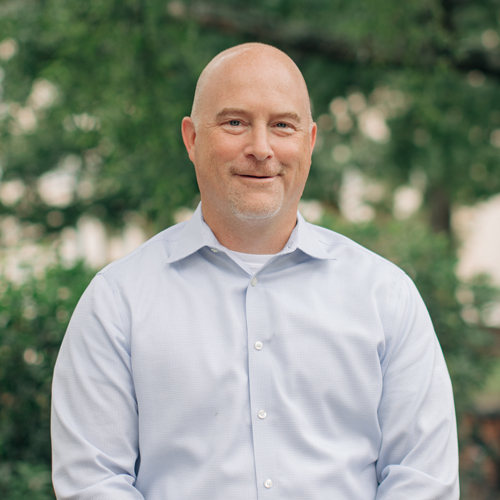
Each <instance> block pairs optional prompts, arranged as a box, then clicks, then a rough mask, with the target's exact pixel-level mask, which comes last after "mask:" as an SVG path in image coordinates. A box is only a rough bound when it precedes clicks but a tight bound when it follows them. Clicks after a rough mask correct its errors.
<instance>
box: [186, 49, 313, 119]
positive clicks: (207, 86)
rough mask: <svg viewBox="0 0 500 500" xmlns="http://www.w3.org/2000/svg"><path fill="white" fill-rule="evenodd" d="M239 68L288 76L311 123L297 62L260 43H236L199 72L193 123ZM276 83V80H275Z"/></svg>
mask: <svg viewBox="0 0 500 500" xmlns="http://www.w3.org/2000/svg"><path fill="white" fill-rule="evenodd" d="M238 68H240V69H244V70H245V71H252V72H255V73H257V74H259V73H260V74H264V73H267V74H268V75H269V77H270V78H275V76H274V75H273V73H276V74H277V75H278V74H279V75H280V76H279V78H280V79H282V78H283V75H284V74H285V75H287V77H288V78H289V80H290V82H291V83H292V84H293V85H294V86H296V87H297V88H298V90H299V92H300V93H301V94H302V98H303V100H304V105H305V106H306V108H307V110H306V114H307V116H308V118H309V120H310V122H311V123H312V116H311V107H310V100H309V92H308V90H307V85H306V82H305V80H304V77H303V76H302V73H301V72H300V70H299V68H298V67H297V65H296V64H295V63H294V62H293V60H292V59H291V58H290V57H289V56H288V55H287V54H285V53H284V52H283V51H281V50H279V49H277V48H276V47H273V46H271V45H266V44H263V43H244V44H241V45H236V46H235V47H231V48H229V49H226V50H224V51H222V52H220V53H219V54H218V55H216V56H215V57H214V58H213V59H212V60H211V61H210V62H209V63H208V64H207V66H206V67H205V69H204V70H203V71H202V72H201V74H200V77H199V78H198V82H197V84H196V90H195V93H194V99H193V106H192V109H191V118H192V119H193V122H194V123H195V124H196V123H198V122H199V119H200V117H201V115H202V113H203V110H204V109H205V105H206V104H207V101H209V100H210V99H211V98H212V96H213V94H214V92H217V87H218V85H219V84H220V82H221V80H224V79H225V78H226V77H227V75H228V74H230V73H231V72H232V71H238ZM277 83H278V82H277Z"/></svg>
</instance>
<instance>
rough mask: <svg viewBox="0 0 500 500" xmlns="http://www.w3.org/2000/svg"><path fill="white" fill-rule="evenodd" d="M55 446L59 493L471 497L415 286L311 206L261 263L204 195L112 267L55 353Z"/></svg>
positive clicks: (87, 497)
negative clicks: (326, 225)
mask: <svg viewBox="0 0 500 500" xmlns="http://www.w3.org/2000/svg"><path fill="white" fill-rule="evenodd" d="M52 441H53V480H54V485H55V490H56V492H57V498H58V499H68V500H69V499H75V500H76V499H78V500H91V499H92V500H129V499H130V500H132V499H147V500H255V499H259V500H267V499H269V500H374V499H376V500H389V499H393V500H406V499H411V500H424V499H426V500H448V499H450V500H451V499H457V498H458V477H457V469H458V466H457V462H458V460H457V439H456V425H455V415H454V407H453V398H452V390H451V385H450V380H449V376H448V372H447V369H446V365H445V362H444V359H443V355H442V353H441V349H440V347H439V344H438V341H437V339H436V336H435V334H434V331H433V327H432V324H431V321H430V319H429V316H428V313H427V311H426V308H425V306H424V304H423V303H422V300H421V298H420V296H419V294H418V292H417V291H416V289H415V287H414V285H413V283H412V282H411V280H410V279H409V278H408V277H407V276H406V275H405V274H404V273H403V272H402V271H401V270H400V269H398V268H397V267H396V266H394V265H393V264H391V263H389V262H388V261H386V260H384V259H382V258H381V257H379V256H377V255H375V254H373V253H372V252H370V251H368V250H366V249H365V248H363V247H361V246H359V245H357V244H355V243H353V242H352V241H350V240H349V239H347V238H345V237H343V236H341V235H339V234H336V233H334V232H332V231H328V230H326V229H323V228H320V227H317V226H313V225H311V224H309V223H307V222H305V221H304V219H303V218H302V217H301V216H300V215H299V216H298V223H297V226H296V227H295V229H294V231H293V233H292V235H291V237H290V239H289V241H288V243H287V244H286V246H285V247H284V248H283V250H282V251H281V252H280V253H279V254H277V255H276V256H275V257H273V258H271V259H270V260H269V262H268V263H267V264H266V265H264V267H263V268H262V269H261V270H260V271H259V272H257V273H256V274H255V275H252V273H251V272H250V271H249V269H246V268H245V265H244V263H242V262H241V261H240V262H239V263H237V262H235V261H234V260H233V259H232V258H231V257H230V256H228V254H227V252H226V251H225V249H224V247H222V246H221V245H220V244H219V243H218V241H217V240H216V238H215V236H214V235H213V233H212V232H211V231H210V229H209V227H208V226H207V225H206V224H205V222H204V221H203V218H202V216H201V210H200V207H198V209H197V211H196V213H195V214H194V216H193V217H192V219H191V220H190V221H188V222H185V223H182V224H179V225H176V226H174V227H171V228H169V229H167V230H165V231H163V232H161V233H160V234H158V235H157V236H155V237H154V238H152V239H151V240H149V241H148V242H146V243H145V244H144V245H142V246H141V247H140V248H139V249H137V250H136V251H135V252H133V253H132V254H131V255H129V256H127V257H125V258H124V259H121V260H119V261H117V262H115V263H113V264H111V265H109V266H107V267H106V268H105V269H104V270H102V271H101V272H100V273H98V274H97V276H96V277H95V278H94V280H93V281H92V283H91V284H90V285H89V287H88V289H87V290H86V292H85V293H84V295H83V296H82V298H81V300H80V302H79V304H78V306H77V308H76V310H75V312H74V315H73V317H72V319H71V322H70V325H69V327H68V331H67V333H66V336H65V338H64V341H63V344H62V347H61V351H60V354H59V357H58V360H57V364H56V368H55V372H54V382H53V409H52Z"/></svg>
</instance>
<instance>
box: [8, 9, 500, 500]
mask: <svg viewBox="0 0 500 500" xmlns="http://www.w3.org/2000/svg"><path fill="white" fill-rule="evenodd" d="M499 12H500V0H482V1H480V2H478V1H473V0H408V1H406V2H401V1H400V0H254V1H253V2H243V1H242V0H218V1H215V0H170V1H165V0H148V1H146V0H108V1H105V2H102V1H96V0H89V1H84V2H82V1H80V0H44V1H40V0H0V230H1V228H2V227H5V226H2V225H1V224H3V222H4V221H6V220H8V219H9V218H10V219H9V220H15V221H17V222H18V223H19V224H20V225H21V229H22V230H24V229H26V230H28V229H29V232H30V233H31V234H36V235H37V238H38V241H37V242H38V243H46V242H47V241H52V240H57V239H58V238H59V237H60V235H61V234H62V233H63V231H64V230H65V229H67V228H72V227H74V226H75V225H76V224H77V222H78V220H79V219H80V218H81V216H82V215H84V214H85V215H93V216H95V217H97V218H99V219H100V220H102V221H103V222H104V223H105V224H107V225H108V226H109V227H114V228H120V227H121V226H122V224H123V223H124V222H125V221H127V220H128V217H129V215H130V214H131V213H134V214H139V215H140V216H141V218H142V220H144V221H145V222H144V224H145V226H146V228H145V229H146V232H147V233H153V232H155V231H157V230H158V229H161V228H163V227H165V226H166V225H168V224H170V223H171V222H172V221H173V218H174V212H175V210H176V209H177V208H179V207H182V206H188V207H192V206H194V204H195V203H196V202H197V189H196V183H195V176H194V172H193V169H192V166H191V165H190V163H189V161H188V159H187V156H186V153H185V151H184V147H183V145H182V142H181V138H180V120H181V118H182V116H184V115H185V114H187V113H189V108H190V105H191V98H192V93H193V90H194V86H195V80H196V77H197V75H198V74H199V72H200V70H201V69H202V67H203V66H204V65H205V64H206V63H207V62H208V60H209V59H210V58H211V57H212V56H213V55H214V54H215V53H217V52H218V51H220V50H222V49H224V48H226V47H228V46H231V45H234V44H236V43H240V42H245V41H262V42H268V43H272V44H274V45H277V46H278V47H280V48H282V49H284V50H285V51H286V52H288V53H289V54H290V55H292V57H293V58H294V59H295V61H296V62H297V63H298V65H299V66H300V68H301V69H302V70H303V72H304V75H305V77H306V80H307V82H308V84H309V88H310V93H311V100H312V105H313V113H314V116H315V118H316V119H317V121H318V125H319V139H318V145H317V148H316V151H315V154H314V157H313V168H312V171H311V176H310V181H309V183H308V186H307V189H306V197H308V198H314V199H317V200H320V201H322V202H323V203H324V204H325V205H327V206H329V207H330V208H331V209H332V211H331V212H329V214H330V215H328V216H327V217H325V219H324V221H323V222H324V224H325V225H327V226H330V227H332V228H333V229H336V230H338V231H340V232H344V233H347V234H348V235H350V236H352V237H353V238H354V239H356V240H358V241H360V242H361V243H363V244H365V245H366V246H368V247H369V248H372V249H374V250H375V251H378V252H379V253H381V254H382V255H384V256H386V257H388V258H389V259H391V260H393V261H395V262H396V263H398V264H399V265H401V266H402V267H403V268H404V269H405V270H406V271H407V272H408V273H409V274H410V275H411V276H412V277H413V278H414V279H415V281H416V283H417V285H418V287H419V289H420V290H421V293H422V295H423V297H424V299H425V300H426V302H427V304H428V307H429V310H430V313H431V316H432V318H433V321H434V324H435V326H436V330H437V332H438V334H439V338H440V341H441V343H442V346H443V349H444V351H445V355H446V358H447V362H448V364H449V367H450V371H451V374H452V378H453V380H454V386H455V391H456V401H457V407H458V410H459V412H460V413H462V412H463V411H464V410H466V409H467V408H468V406H469V401H470V396H471V394H472V393H473V391H474V390H475V388H477V387H479V386H480V384H481V383H482V381H483V380H484V377H485V375H486V373H487V372H488V368H489V358H488V355H487V351H488V345H489V342H490V341H491V338H490V337H489V335H488V333H487V330H485V329H484V328H483V323H484V321H483V320H484V315H485V314H486V312H487V308H488V307H489V305H490V304H491V301H492V300H493V291H492V289H491V287H490V286H489V285H488V283H487V281H485V280H481V279H478V280H476V281H475V282H471V283H461V282H460V281H459V280H458V279H457V277H456V275H455V264H456V257H455V251H456V248H455V242H454V241H453V235H452V234H451V228H450V214H451V212H452V210H453V207H454V206H456V205H458V204H464V203H472V202H474V201H477V200H479V199H482V198H484V197H486V196H489V195H491V194H494V193H498V192H499V191H500V184H499V182H500V176H499V175H498V174H499V168H498V167H499V161H498V158H499V152H500V112H499V111H498V106H497V105H496V103H498V102H500V85H499V79H500V34H499V33H500V30H499V25H500V14H499ZM353 169H355V170H357V171H359V172H362V173H363V174H364V175H365V176H367V177H368V178H372V179H376V181H377V183H381V184H383V185H384V186H385V191H384V192H383V193H384V194H383V196H381V197H379V198H378V199H377V200H376V203H374V204H373V207H374V210H375V215H376V218H375V221H374V222H373V223H371V224H361V225H352V224H347V223H345V221H343V220H342V218H341V217H339V216H338V210H337V212H336V213H337V215H335V216H332V215H331V214H332V213H335V208H337V209H338V206H339V193H340V189H341V186H342V183H343V180H344V179H345V176H346V174H347V173H349V172H350V171H352V170H353ZM51 184H52V186H53V185H54V184H55V185H56V187H57V190H58V193H59V196H58V197H54V196H49V195H48V194H47V191H46V189H45V186H46V185H51ZM405 184H412V185H413V186H415V187H417V188H418V189H420V190H421V191H422V193H423V198H424V201H425V203H424V205H423V207H422V210H421V212H420V213H419V214H417V215H416V216H415V217H414V219H412V220H409V221H406V222H390V216H391V211H392V203H393V192H394V189H395V188H396V187H398V186H401V185H405ZM61 193H62V194H61ZM424 221H426V222H424ZM430 227H432V228H433V230H434V233H435V232H436V231H437V232H439V231H441V230H444V235H435V234H434V233H433V232H432V231H431V230H430V229H429V228H430ZM7 240H8V238H7V235H6V234H1V233H0V243H2V244H3V243H4V242H5V241H7ZM1 258H2V251H1V249H0V259H1ZM89 277H90V273H89V271H87V270H86V269H85V268H84V267H83V266H82V265H76V266H75V267H72V268H69V269H67V268H65V267H64V266H62V265H59V266H56V267H54V268H51V269H48V270H47V271H46V273H45V274H44V275H43V276H35V275H33V276H32V277H31V278H28V279H27V280H26V281H24V282H22V283H21V284H19V283H18V284H14V283H10V282H8V281H7V280H6V279H5V277H2V276H0V464H1V465H0V492H2V493H4V492H6V493H4V495H3V497H5V498H8V499H9V500H13V499H17V498H21V497H23V498H32V499H35V500H45V499H46V498H52V493H51V488H50V478H49V469H50V461H49V454H50V447H49V435H48V416H49V413H48V412H49V397H50V377H51V372H52V367H53V363H54V360H55V355H56V352H57V349H58V346H59V343H60V340H61V338H62V335H63V331H64V328H65V325H66V322H67V320H68V317H69V314H70V312H71V310H72V309H73V307H74V305H75V303H76V300H77V298H78V297H79V295H80V293H81V291H82V290H83V288H84V286H85V284H86V283H87V282H88V280H89Z"/></svg>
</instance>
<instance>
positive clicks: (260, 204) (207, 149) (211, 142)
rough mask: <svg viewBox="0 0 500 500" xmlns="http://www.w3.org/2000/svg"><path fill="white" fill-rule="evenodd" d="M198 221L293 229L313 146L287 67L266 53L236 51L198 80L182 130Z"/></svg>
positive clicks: (281, 56)
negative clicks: (196, 193) (191, 165)
mask: <svg viewBox="0 0 500 500" xmlns="http://www.w3.org/2000/svg"><path fill="white" fill-rule="evenodd" d="M182 135H183V139H184V143H185V145H186V148H187V150H188V154H189V158H190V159H191V161H192V162H193V163H194V165H195V170H196V175H197V179H198V185H199V188H200V193H201V200H202V209H203V215H204V217H205V220H206V221H207V222H208V223H209V225H212V224H211V222H212V223H215V221H216V220H225V221H227V222H229V223H231V222H237V221H239V222H240V223H241V222H244V221H266V220H267V221H269V220H279V221H281V222H285V223H290V221H293V224H294V223H295V216H296V211H297V205H298V202H299V199H300V197H301V195H302V191H303V189H304V185H305V182H306V180H307V176H308V173H309V168H310V164H311V154H312V150H313V147H314V142H315V138H316V125H315V124H314V123H313V121H312V117H311V110H310V103H309V95H308V92H307V87H306V84H305V81H304V78H303V77H302V74H301V73H300V71H299V69H298V68H297V66H296V65H295V63H294V62H293V61H292V60H291V59H290V58H289V57H288V56H287V55H286V54H285V53H283V52H281V51H280V50H278V49H276V48H275V47H271V46H269V45H264V44H259V43H249V44H243V45H238V46H236V47H233V48H230V49H228V50H225V51H224V52H222V53H220V54H219V55H217V56H216V57H215V58H214V59H212V61H211V62H210V63H209V64H208V65H207V66H206V68H205V69H204V70H203V72H202V73H201V75H200V78H199V80H198V84H197V87H196V92H195V97H194V101H193V108H192V112H191V117H186V118H184V120H183V124H182Z"/></svg>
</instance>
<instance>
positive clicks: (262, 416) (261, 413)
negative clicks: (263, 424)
mask: <svg viewBox="0 0 500 500" xmlns="http://www.w3.org/2000/svg"><path fill="white" fill-rule="evenodd" d="M257 416H258V417H259V418H260V419H261V420H263V419H265V418H266V417H267V412H266V410H259V411H258V412H257Z"/></svg>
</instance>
